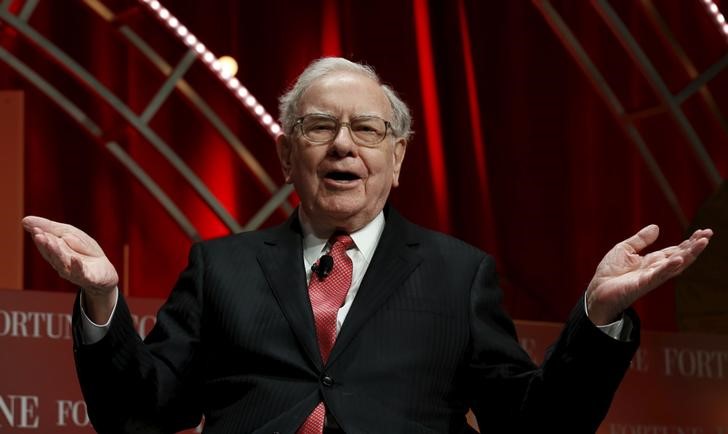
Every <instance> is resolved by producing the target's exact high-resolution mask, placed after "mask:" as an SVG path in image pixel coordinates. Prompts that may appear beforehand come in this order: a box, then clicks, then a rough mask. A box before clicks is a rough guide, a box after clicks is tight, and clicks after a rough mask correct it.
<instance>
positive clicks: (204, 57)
mask: <svg viewBox="0 0 728 434" xmlns="http://www.w3.org/2000/svg"><path fill="white" fill-rule="evenodd" d="M202 60H204V61H205V63H212V62H213V61H214V60H215V55H213V54H212V53H210V52H209V51H206V52H205V54H203V55H202Z"/></svg>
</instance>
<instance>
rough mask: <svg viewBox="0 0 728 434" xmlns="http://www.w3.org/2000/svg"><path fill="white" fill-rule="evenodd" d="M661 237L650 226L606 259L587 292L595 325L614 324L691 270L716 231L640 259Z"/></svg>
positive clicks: (701, 233) (703, 231)
mask: <svg viewBox="0 0 728 434" xmlns="http://www.w3.org/2000/svg"><path fill="white" fill-rule="evenodd" d="M659 234H660V229H659V228H658V227H657V225H649V226H647V227H645V228H643V229H642V230H640V231H639V232H637V233H636V234H635V235H633V236H632V237H630V238H628V239H626V240H624V241H622V242H621V243H618V244H617V245H616V246H614V247H613V248H612V250H610V251H609V252H608V253H607V254H606V256H604V258H603V259H602V261H601V262H600V263H599V265H598V266H597V270H596V272H595V273H594V277H593V278H592V280H591V282H590V283H589V286H588V287H587V290H586V303H587V310H588V311H589V318H590V319H591V320H592V322H594V324H597V325H604V324H608V323H610V322H613V321H615V320H616V319H618V318H619V316H620V315H621V313H622V312H623V311H624V310H625V309H627V308H628V307H629V306H630V305H631V304H632V303H634V302H635V301H636V300H637V299H639V298H640V297H642V296H643V295H645V294H647V293H648V292H650V291H652V290H653V289H655V288H656V287H658V286H660V285H661V284H662V283H664V282H665V281H667V280H669V279H671V278H672V277H674V276H677V275H678V274H680V273H681V272H682V271H683V270H685V269H686V268H687V267H689V266H690V264H692V263H693V262H694V261H695V259H696V258H697V257H698V255H699V254H700V253H701V252H702V251H703V250H704V249H705V247H706V246H707V245H708V242H709V240H710V237H712V236H713V231H711V230H710V229H699V230H697V231H695V232H694V233H693V234H692V236H691V237H690V238H688V239H687V240H685V241H683V242H682V243H680V244H679V245H677V246H670V247H666V248H664V249H662V250H658V251H655V252H652V253H649V254H646V255H644V256H640V252H641V251H642V250H644V249H645V248H646V247H647V246H649V245H650V244H652V243H654V242H655V240H656V239H657V236H658V235H659Z"/></svg>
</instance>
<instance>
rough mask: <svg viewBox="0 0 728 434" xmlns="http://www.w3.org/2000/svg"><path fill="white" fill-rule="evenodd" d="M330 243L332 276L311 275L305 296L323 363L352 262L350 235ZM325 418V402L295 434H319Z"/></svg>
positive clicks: (332, 343) (328, 348)
mask: <svg viewBox="0 0 728 434" xmlns="http://www.w3.org/2000/svg"><path fill="white" fill-rule="evenodd" d="M332 241H333V244H332V245H331V251H330V252H329V255H331V257H332V258H333V259H334V266H333V268H332V269H331V273H330V274H329V275H328V276H326V277H324V278H320V277H318V276H317V275H316V274H315V273H312V274H311V280H310V281H309V283H308V296H309V298H310V299H311V307H312V308H313V317H314V320H315V321H316V337H317V338H318V344H319V350H320V351H321V359H322V360H323V361H324V363H326V360H327V359H328V358H329V353H330V352H331V348H332V347H333V346H334V342H335V341H336V316H337V314H338V313H339V308H341V305H343V304H344V299H345V298H346V293H347V292H349V287H350V286H351V273H352V263H351V258H349V256H347V254H346V250H347V249H349V248H350V247H352V246H353V245H354V241H352V239H351V237H350V236H349V235H337V236H335V237H333V238H332ZM317 265H318V264H317ZM325 416H326V409H325V408H324V403H323V402H319V404H318V405H317V406H316V408H314V409H313V412H312V413H311V414H310V415H309V416H308V418H306V421H305V422H304V423H303V425H301V427H300V428H299V429H298V434H321V433H322V432H323V429H324V417H325Z"/></svg>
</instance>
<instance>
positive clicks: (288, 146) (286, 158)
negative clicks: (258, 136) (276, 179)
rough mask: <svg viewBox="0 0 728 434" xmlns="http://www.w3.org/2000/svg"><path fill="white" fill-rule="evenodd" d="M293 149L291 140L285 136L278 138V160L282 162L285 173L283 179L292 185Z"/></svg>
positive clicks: (281, 135)
mask: <svg viewBox="0 0 728 434" xmlns="http://www.w3.org/2000/svg"><path fill="white" fill-rule="evenodd" d="M292 149H293V144H292V143H291V139H290V138H289V137H288V136H286V135H285V134H280V135H279V136H278V137H277V138H276V151H277V152H278V160H279V161H280V162H281V170H282V171H283V178H284V179H285V181H286V184H290V183H291V182H293V181H291V168H292V164H291V157H292V156H291V152H292Z"/></svg>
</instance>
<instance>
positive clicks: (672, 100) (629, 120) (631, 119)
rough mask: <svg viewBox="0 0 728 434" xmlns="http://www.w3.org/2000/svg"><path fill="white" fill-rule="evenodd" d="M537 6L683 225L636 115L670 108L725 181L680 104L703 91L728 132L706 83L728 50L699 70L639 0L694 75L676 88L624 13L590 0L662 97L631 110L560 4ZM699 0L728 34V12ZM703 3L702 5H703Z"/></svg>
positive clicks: (716, 182) (715, 175)
mask: <svg viewBox="0 0 728 434" xmlns="http://www.w3.org/2000/svg"><path fill="white" fill-rule="evenodd" d="M532 1H533V3H534V5H535V6H536V8H537V9H538V10H539V12H540V13H541V14H542V15H543V17H544V18H545V19H546V21H547V23H548V24H549V26H550V27H551V29H552V30H553V31H554V33H555V34H556V36H557V37H558V38H559V40H560V41H561V43H562V44H563V45H564V47H565V48H566V50H567V51H568V52H569V54H570V55H571V56H572V57H573V58H574V60H575V61H576V63H577V64H578V65H579V67H580V68H581V69H582V71H583V72H584V73H585V74H586V76H587V77H588V79H589V80H590V81H591V83H592V85H593V86H594V88H595V89H596V90H597V92H598V93H599V95H600V96H601V98H602V99H603V100H604V102H605V103H606V105H607V107H608V108H609V110H610V111H611V112H612V114H613V115H614V116H615V118H616V119H617V120H618V122H619V125H620V126H621V128H622V129H623V130H624V133H625V134H626V136H627V137H628V138H629V139H630V140H631V141H632V143H633V144H634V145H635V146H636V147H637V149H638V151H639V153H640V155H641V157H642V159H643V160H644V162H645V164H646V165H647V167H648V169H649V171H650V173H651V175H652V177H653V178H654V179H655V181H656V183H657V185H658V186H659V188H660V190H661V192H662V194H663V195H664V197H665V199H666V200H667V202H668V203H669V205H670V207H671V208H672V211H673V212H674V214H675V217H676V218H677V219H678V220H679V222H680V224H681V225H682V226H683V227H687V226H688V224H689V222H688V218H687V217H686V214H685V212H684V210H683V209H682V207H681V205H680V203H679V202H678V199H677V196H676V194H675V191H674V189H673V188H672V185H671V184H670V182H669V181H668V178H667V176H666V175H665V173H664V172H663V170H662V169H661V168H660V165H659V164H658V163H657V161H656V159H655V157H654V155H653V154H652V152H651V151H650V148H649V147H648V146H647V143H646V141H645V138H644V136H643V134H642V133H641V132H640V130H639V126H638V124H637V121H638V120H641V119H645V118H648V117H652V116H655V115H659V114H663V113H665V112H667V113H669V115H670V116H671V118H672V119H673V121H674V122H675V123H676V125H677V126H678V128H679V130H680V131H681V133H682V135H683V136H684V137H685V138H686V140H687V142H688V143H689V144H690V146H691V147H692V150H693V152H694V154H695V157H696V158H697V160H698V161H699V163H700V165H701V167H702V169H703V171H704V172H705V175H706V176H707V178H708V179H709V181H710V183H711V185H712V186H713V188H714V190H717V189H718V187H719V186H720V185H721V183H722V182H723V178H722V176H721V175H720V173H719V172H718V169H717V168H716V165H715V163H714V161H713V160H712V159H711V157H710V155H709V154H708V152H707V151H706V147H705V145H704V143H703V141H702V140H701V138H700V137H699V136H698V134H697V132H696V130H695V128H694V126H693V124H692V123H691V122H690V120H689V119H688V117H687V116H686V115H685V113H684V111H683V108H682V104H683V103H684V102H685V101H686V100H687V99H688V98H689V97H691V96H693V95H694V94H695V93H697V92H699V93H700V97H701V98H702V99H703V101H704V102H705V104H706V105H707V107H708V108H709V109H710V112H711V114H712V115H713V116H714V118H715V121H716V122H717V123H718V124H719V125H720V126H721V127H722V130H723V133H724V134H725V136H726V137H728V123H727V122H726V118H725V116H724V115H723V114H722V113H721V112H720V110H719V108H718V105H717V104H716V101H715V98H714V97H713V95H712V94H711V92H710V90H709V89H708V88H707V84H708V82H710V80H712V79H713V78H714V77H716V76H717V75H718V73H719V72H721V71H722V70H723V69H725V68H726V66H728V50H726V52H725V54H724V55H723V56H722V57H720V59H718V60H717V61H716V62H715V63H714V64H713V65H711V66H710V67H708V68H707V69H705V70H704V71H702V72H698V70H697V68H696V67H695V65H694V64H693V62H692V61H691V60H690V58H689V57H688V56H687V54H686V51H685V50H684V49H683V47H681V46H680V44H679V43H678V41H677V39H676V38H675V36H674V34H673V33H672V32H671V30H670V28H669V27H668V25H667V23H666V20H665V19H664V17H662V16H661V15H660V13H659V11H658V9H657V8H656V7H655V5H654V4H653V2H652V0H640V5H641V6H642V7H643V9H644V11H645V13H646V15H647V17H648V18H649V21H650V23H651V25H652V26H653V28H654V31H655V32H657V33H658V34H659V36H660V37H661V38H662V40H663V41H666V42H667V44H668V46H669V48H670V51H671V53H672V55H674V56H675V58H676V59H677V61H678V62H679V63H680V65H681V66H682V67H683V68H684V69H685V72H686V73H687V74H688V75H689V77H690V78H691V80H692V81H691V82H690V83H688V84H687V85H686V86H685V87H684V88H683V89H681V90H680V91H679V92H677V93H673V92H672V91H671V90H670V89H669V88H668V86H667V84H666V82H665V79H664V78H663V76H662V75H661V74H660V72H659V71H658V69H657V68H656V67H655V65H654V63H653V62H652V61H651V59H650V58H649V56H648V55H647V54H646V52H645V50H644V49H643V48H642V47H641V46H640V44H639V43H638V42H637V38H636V37H635V36H634V34H633V33H632V32H630V30H629V28H628V27H627V25H626V24H625V22H624V21H623V20H622V19H621V18H620V16H619V15H618V14H617V12H616V11H615V9H614V8H613V7H612V5H610V3H609V2H608V1H607V0H591V2H590V3H591V6H592V7H593V8H594V9H595V10H596V12H597V14H598V15H599V16H600V17H601V19H602V20H603V21H604V23H605V24H606V26H607V27H608V28H609V30H610V31H611V32H612V34H613V35H614V37H615V38H616V39H617V41H618V42H619V43H620V45H621V46H622V48H623V49H624V51H625V53H626V54H627V55H628V56H629V58H630V59H631V60H632V62H633V63H634V64H635V65H636V67H637V69H638V70H639V71H640V73H641V74H642V75H643V76H644V77H645V79H646V80H647V82H648V83H649V85H650V87H651V88H652V90H653V92H654V93H655V95H656V96H657V98H658V101H659V104H658V105H657V106H655V107H649V108H646V109H643V110H639V111H637V112H633V113H630V112H627V110H626V109H625V105H626V104H625V103H624V102H622V101H620V99H619V97H618V96H617V93H616V92H615V90H614V89H613V88H612V87H611V86H610V85H609V83H608V81H607V79H606V78H605V75H604V73H603V72H602V71H600V69H599V68H598V67H597V66H596V64H595V62H594V61H593V60H592V58H591V57H590V56H589V54H588V53H587V50H586V49H585V47H584V46H583V45H582V44H581V43H580V41H579V39H578V38H577V36H576V35H575V33H574V31H573V30H572V29H571V28H570V27H569V25H568V24H567V23H566V22H565V20H564V19H563V17H562V16H561V15H560V14H559V12H558V11H557V10H556V8H555V7H554V5H553V4H552V3H551V1H550V0H532ZM694 1H695V2H696V3H699V4H698V6H700V7H701V8H702V6H705V9H706V12H707V13H709V14H711V15H713V18H714V20H715V21H716V24H717V25H718V26H719V31H720V32H721V33H722V34H723V35H724V36H726V37H728V24H726V19H725V17H724V16H723V15H722V14H721V13H720V11H719V10H718V7H717V6H716V5H715V4H714V3H713V2H712V0H694ZM701 4H702V6H701Z"/></svg>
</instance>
